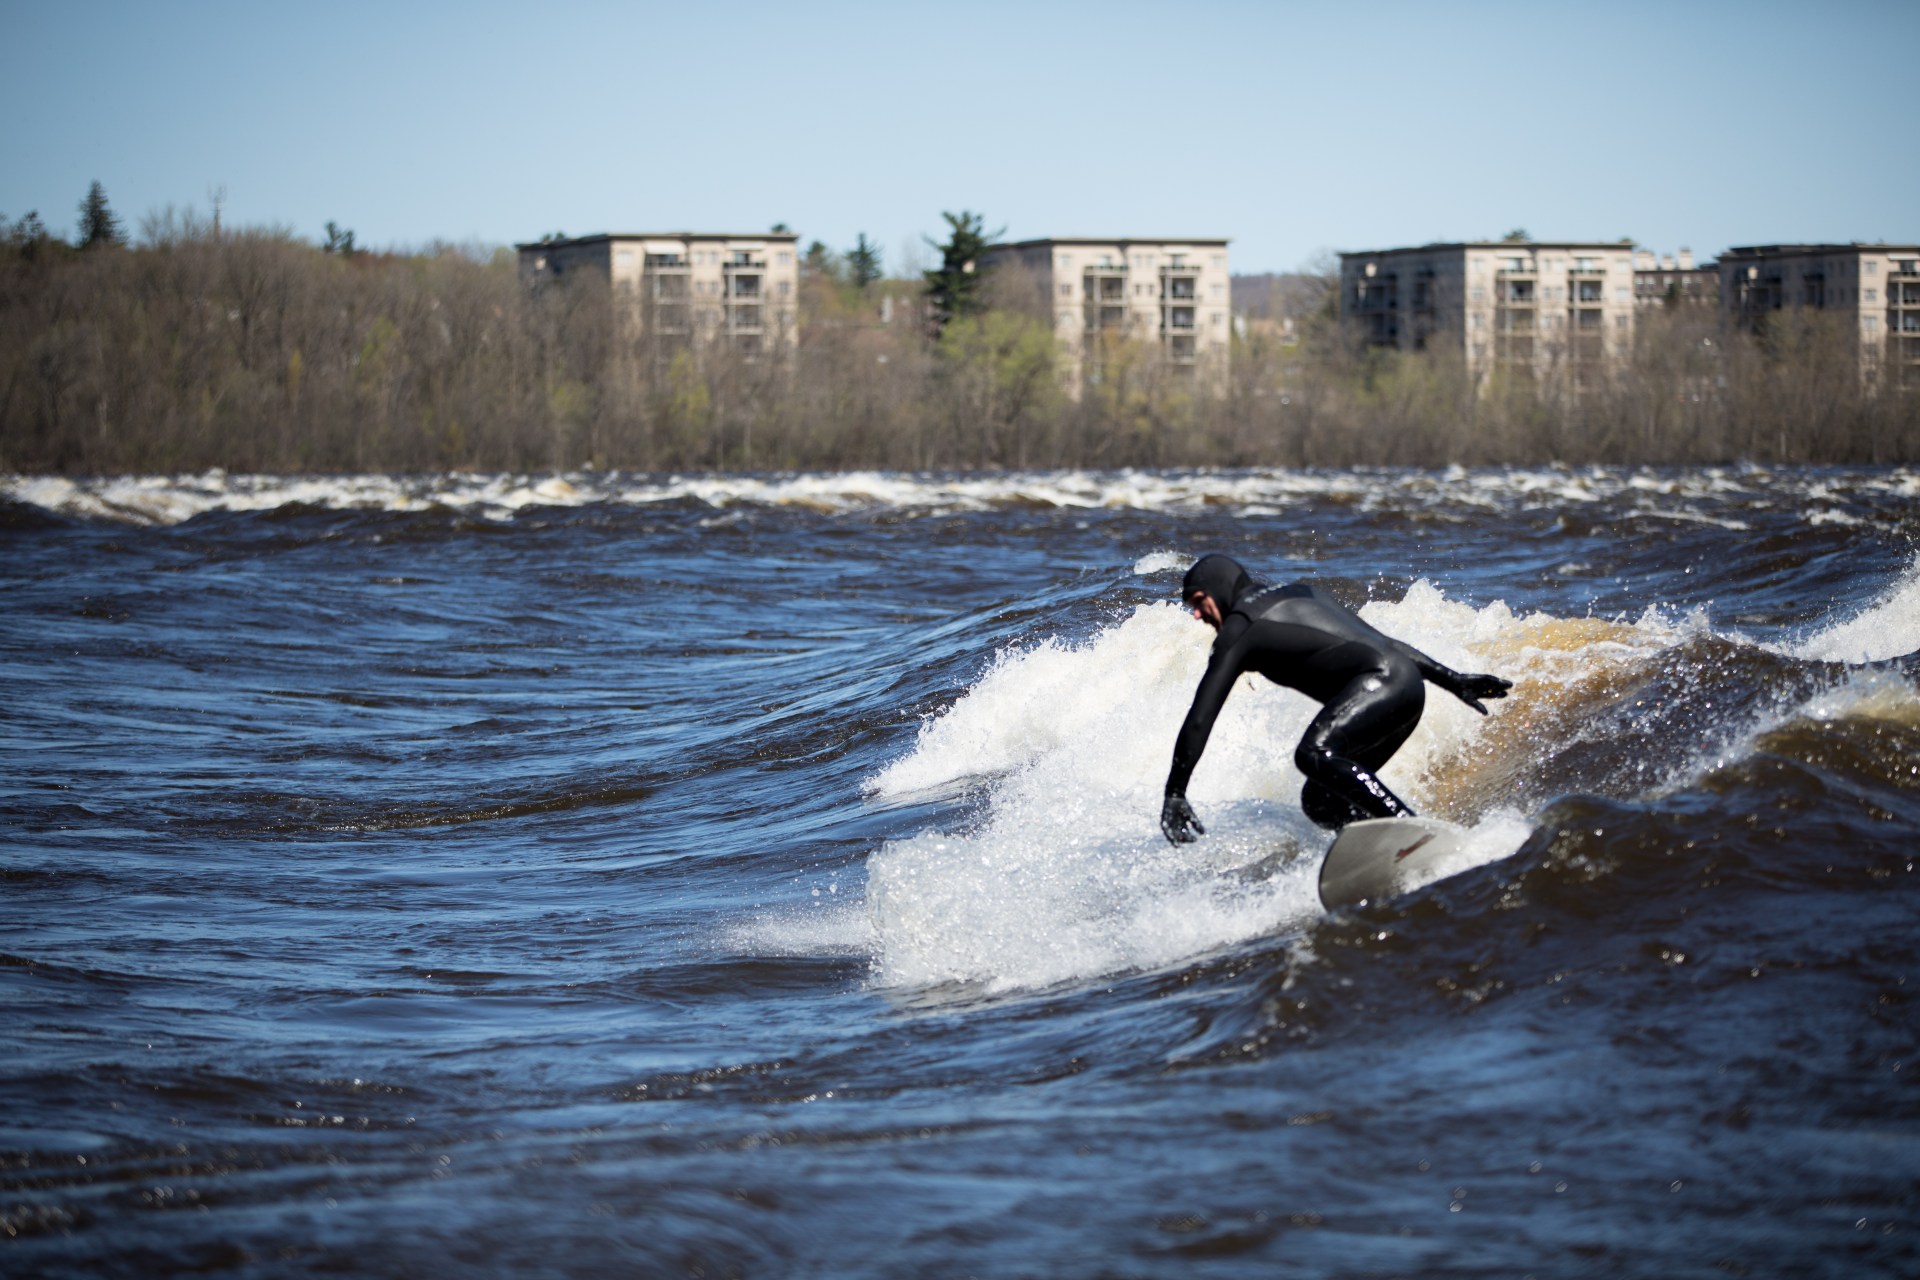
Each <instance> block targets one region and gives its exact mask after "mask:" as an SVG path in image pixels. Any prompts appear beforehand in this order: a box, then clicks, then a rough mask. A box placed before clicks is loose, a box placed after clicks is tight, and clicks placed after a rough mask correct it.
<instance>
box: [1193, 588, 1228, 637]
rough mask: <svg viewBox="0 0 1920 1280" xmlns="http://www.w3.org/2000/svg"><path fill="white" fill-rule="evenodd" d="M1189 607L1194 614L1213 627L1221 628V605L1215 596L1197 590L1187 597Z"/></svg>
mask: <svg viewBox="0 0 1920 1280" xmlns="http://www.w3.org/2000/svg"><path fill="white" fill-rule="evenodd" d="M1187 608H1188V610H1189V611H1191V612H1192V614H1193V616H1194V617H1196V618H1198V619H1200V621H1202V622H1204V623H1206V624H1207V625H1208V626H1210V627H1212V628H1213V629H1214V630H1215V631H1218V630H1219V629H1220V606H1219V605H1218V604H1217V603H1215V601H1214V598H1213V597H1212V596H1210V595H1208V594H1207V593H1206V592H1204V591H1196V592H1194V593H1193V594H1192V595H1190V596H1188V597H1187Z"/></svg>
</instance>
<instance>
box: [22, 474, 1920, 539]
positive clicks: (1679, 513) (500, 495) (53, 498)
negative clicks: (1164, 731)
mask: <svg viewBox="0 0 1920 1280" xmlns="http://www.w3.org/2000/svg"><path fill="white" fill-rule="evenodd" d="M1917 496H1920V471H1914V470H1910V469H1906V468H1891V469H1873V470H1856V471H1846V472H1837V471H1828V470H1817V471H1816V470H1808V469H1788V470H1781V471H1770V470H1766V469H1764V468H1759V467H1707V468H1695V469H1687V470H1653V469H1646V468H1609V467H1588V468H1578V469H1576V468H1567V467H1535V468H1488V469H1484V470H1476V471H1468V470H1466V469H1465V468H1460V467H1453V468H1449V469H1446V470H1441V471H1407V470H1398V469H1396V470H1386V469H1380V470H1373V469H1357V470H1340V471H1308V470H1300V471H1295V470H1258V471H1185V472H1182V471H1131V470H1120V471H1080V470H1063V471H1032V472H1008V473H993V474H929V473H908V472H878V471H853V472H837V473H793V474H772V475H728V474H714V475H703V476H679V475H670V476H629V475H625V474H622V473H618V472H569V473H565V474H557V475H544V476H542V475H512V474H473V473H465V472H452V473H447V474H444V475H429V476H403V475H353V476H274V475H242V474H229V473H227V472H225V471H220V470H214V471H208V472H204V473H202V474H199V475H191V476H126V477H95V478H90V479H73V478H68V477H62V476H20V475H14V476H0V500H6V501H10V502H12V503H15V504H19V505H22V506H25V507H28V508H34V509H38V510H42V511H47V512H52V513H57V514H60V515H64V516H68V517H72V518H78V519H98V520H112V521H121V522H126V523H132V524H146V525H170V524H178V523H181V522H183V521H186V520H191V519H193V518H195V517H196V516H200V515H205V514H208V513H210V512H256V511H272V510H276V509H279V508H282V507H298V506H307V507H317V508H321V509H327V510H375V511H391V512H413V511H425V510H433V509H453V510H457V511H461V512H466V513H470V514H474V515H477V516H480V517H483V518H486V519H490V520H509V519H512V518H514V517H515V516H516V515H518V514H519V513H520V512H523V511H526V510H529V509H537V508H546V507H580V506H588V505H593V504H597V503H612V504H616V505H623V506H633V507H647V506H654V505H660V504H672V503H694V504H699V505H703V506H706V507H712V508H720V509H724V508H732V507H775V508H779V507H790V508H797V509H802V510H809V511H817V512H823V513H842V512H856V511H864V510H874V509H904V510H912V511H918V512H924V513H929V514H940V513H959V512H969V511H980V510H990V509H994V508H998V507H1009V506H1022V505H1026V506H1039V507H1043V508H1056V509H1088V510H1138V511H1155V512H1175V513H1177V512H1193V513H1203V512H1211V511H1217V510H1220V509H1222V508H1225V509H1228V510H1232V511H1235V512H1239V513H1242V514H1256V513H1267V514H1271V513H1273V512H1276V511H1281V510H1284V509H1286V508H1287V507H1289V506H1291V505H1295V504H1298V503H1300V502H1304V501H1319V500H1331V501H1336V502H1342V503H1347V504H1353V505H1357V506H1359V507H1361V508H1363V509H1366V508H1373V507H1389V506H1393V507H1397V506H1402V505H1409V504H1411V505H1420V504H1427V503H1446V504H1451V505H1455V506H1459V507H1464V508H1468V509H1474V508H1478V509H1482V510H1486V511H1503V510H1529V509H1538V508H1542V507H1566V506H1573V507H1578V506H1581V505H1585V504H1592V503H1601V502H1624V503H1626V504H1627V506H1628V508H1629V510H1630V511H1631V512H1633V513H1635V514H1637V515H1639V516H1641V517H1643V518H1646V519H1650V520H1658V521H1669V522H1671V521H1681V522H1695V523H1705V524H1710V525H1716V526H1720V527H1725V528H1730V529H1740V528H1744V527H1746V526H1745V524H1744V522H1743V521H1742V520H1741V519H1740V517H1739V515H1738V514H1737V512H1738V510H1739V509H1740V508H1741V507H1742V506H1745V505H1756V506H1758V507H1761V508H1764V509H1768V510H1777V509H1780V508H1782V507H1787V508H1790V509H1797V510H1800V511H1802V513H1803V518H1804V519H1805V521H1806V522H1807V523H1808V524H1809V525H1821V524H1858V523H1861V522H1862V520H1863V517H1862V516H1861V515H1860V514H1858V513H1855V512H1849V511H1847V510H1845V507H1846V505H1847V504H1848V503H1850V502H1854V501H1858V500H1861V499H1863V498H1864V499H1877V500H1894V501H1899V500H1910V499H1912V498H1914V497H1917ZM1706 507H1713V508H1716V509H1714V510H1708V509H1704V508H1706Z"/></svg>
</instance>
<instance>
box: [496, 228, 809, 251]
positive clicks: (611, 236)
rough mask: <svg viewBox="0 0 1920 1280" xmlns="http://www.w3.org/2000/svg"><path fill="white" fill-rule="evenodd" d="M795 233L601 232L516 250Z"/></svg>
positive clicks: (519, 246)
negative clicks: (614, 241) (570, 245)
mask: <svg viewBox="0 0 1920 1280" xmlns="http://www.w3.org/2000/svg"><path fill="white" fill-rule="evenodd" d="M799 239H800V235H799V233H798V232H794V231H600V232H596V233H594V234H593V235H590V236H560V237H557V238H555V239H552V240H527V241H522V242H520V243H517V244H515V245H514V246H513V247H514V248H516V249H539V248H542V247H551V246H553V245H557V244H595V243H600V242H605V241H611V240H794V241H797V240H799Z"/></svg>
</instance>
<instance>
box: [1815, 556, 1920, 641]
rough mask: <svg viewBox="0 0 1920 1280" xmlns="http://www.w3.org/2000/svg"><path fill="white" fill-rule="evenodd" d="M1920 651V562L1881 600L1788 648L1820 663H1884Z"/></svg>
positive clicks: (1828, 625)
mask: <svg viewBox="0 0 1920 1280" xmlns="http://www.w3.org/2000/svg"><path fill="white" fill-rule="evenodd" d="M1916 650H1920V563H1916V564H1915V565H1913V566H1910V567H1909V568H1908V570H1907V572H1906V574H1905V575H1903V576H1902V577H1901V578H1900V580H1899V581H1898V582H1896V583H1894V585H1893V586H1892V587H1891V588H1890V589H1889V590H1888V591H1887V593H1886V594H1885V595H1883V596H1882V597H1881V598H1880V599H1879V600H1877V601H1875V602H1874V603H1873V604H1871V605H1868V606H1867V607H1866V608H1865V609H1863V610H1861V611H1860V612H1859V613H1857V614H1854V615H1853V616H1851V617H1847V618H1842V619H1840V620H1838V621H1835V622H1830V623H1828V624H1826V625H1825V626H1822V627H1821V628H1820V629H1818V630H1816V631H1815V632H1813V634H1811V635H1809V636H1807V637H1806V638H1805V639H1803V640H1801V641H1800V642H1799V643H1798V644H1794V645H1791V646H1789V647H1788V648H1787V649H1786V650H1785V651H1786V652H1787V653H1788V654H1790V655H1791V656H1793V657H1796V658H1808V659H1812V660H1815V661H1820V662H1851V663H1860V662H1881V661H1884V660H1886V659H1888V658H1899V657H1904V656H1905V655H1907V654H1909V653H1913V652H1914V651H1916Z"/></svg>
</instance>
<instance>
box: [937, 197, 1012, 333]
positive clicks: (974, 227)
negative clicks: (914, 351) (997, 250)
mask: <svg viewBox="0 0 1920 1280" xmlns="http://www.w3.org/2000/svg"><path fill="white" fill-rule="evenodd" d="M940 216H941V217H943V218H945V219H946V220H947V227H948V228H949V234H948V237H947V242H946V243H945V244H939V243H937V242H935V241H932V240H929V241H928V242H927V243H929V244H931V245H933V247H934V248H936V249H938V250H939V251H940V268H939V270H937V271H929V272H926V273H925V274H926V278H927V299H928V301H930V302H931V303H932V304H933V318H934V325H935V327H936V328H945V327H946V324H947V322H948V321H949V320H956V319H959V318H960V317H962V316H970V315H976V314H978V313H979V312H980V311H982V310H984V309H985V305H986V304H985V302H984V301H983V300H982V298H981V293H980V281H981V276H982V271H981V255H982V254H984V253H985V252H986V251H987V249H988V247H989V246H991V245H992V244H993V242H994V241H995V240H998V239H999V238H1000V236H1001V235H1002V234H1004V233H1005V231H1006V228H1005V227H1002V228H1001V229H1000V230H999V231H995V232H992V233H991V234H989V233H988V232H987V230H986V218H985V216H984V215H982V214H978V213H970V212H968V211H966V210H964V209H963V210H961V211H960V212H959V213H942V214H941V215H940Z"/></svg>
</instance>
